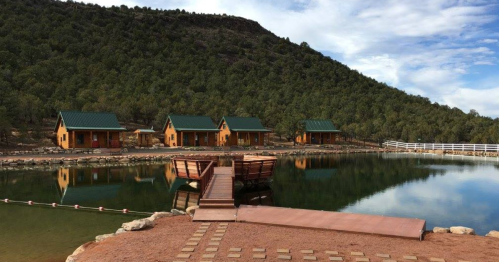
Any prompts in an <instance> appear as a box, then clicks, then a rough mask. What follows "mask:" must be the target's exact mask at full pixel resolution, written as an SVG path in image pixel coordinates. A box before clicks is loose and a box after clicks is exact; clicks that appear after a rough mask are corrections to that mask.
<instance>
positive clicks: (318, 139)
mask: <svg viewBox="0 0 499 262" xmlns="http://www.w3.org/2000/svg"><path fill="white" fill-rule="evenodd" d="M303 123H304V125H305V132H304V133H303V134H301V135H298V136H297V137H296V142H297V143H299V144H318V145H326V144H334V143H335V141H336V136H337V135H338V134H339V133H340V132H341V131H340V130H338V129H336V127H335V126H334V125H333V122H331V120H314V119H308V120H303Z"/></svg>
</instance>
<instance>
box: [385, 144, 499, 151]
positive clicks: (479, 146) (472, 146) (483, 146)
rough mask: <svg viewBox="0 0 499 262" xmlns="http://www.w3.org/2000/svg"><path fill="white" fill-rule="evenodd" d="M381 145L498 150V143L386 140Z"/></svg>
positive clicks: (453, 149) (406, 147)
mask: <svg viewBox="0 0 499 262" xmlns="http://www.w3.org/2000/svg"><path fill="white" fill-rule="evenodd" d="M383 145H384V146H385V147H394V148H403V149H424V150H452V151H483V152H499V145H498V144H432V143H404V142H397V141H386V142H384V143H383Z"/></svg>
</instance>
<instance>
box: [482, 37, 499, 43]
mask: <svg viewBox="0 0 499 262" xmlns="http://www.w3.org/2000/svg"><path fill="white" fill-rule="evenodd" d="M478 42H479V43H485V44H493V43H497V42H499V40H497V39H489V38H487V39H482V40H480V41H478Z"/></svg>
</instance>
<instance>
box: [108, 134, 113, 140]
mask: <svg viewBox="0 0 499 262" xmlns="http://www.w3.org/2000/svg"><path fill="white" fill-rule="evenodd" d="M112 140H113V134H111V133H110V134H109V141H112Z"/></svg>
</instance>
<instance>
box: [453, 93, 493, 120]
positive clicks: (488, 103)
mask: <svg viewBox="0 0 499 262" xmlns="http://www.w3.org/2000/svg"><path fill="white" fill-rule="evenodd" d="M498 98H499V87H496V88H489V89H471V88H459V89H457V90H455V91H454V92H453V93H451V94H449V95H447V96H445V97H444V102H445V103H446V104H447V105H449V106H450V107H458V108H461V109H462V110H464V111H465V112H468V111H469V110H470V109H475V110H477V111H478V112H486V113H487V115H491V116H499V105H498Z"/></svg>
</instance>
